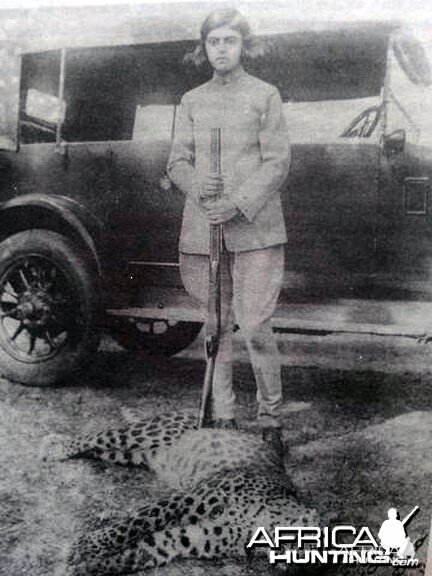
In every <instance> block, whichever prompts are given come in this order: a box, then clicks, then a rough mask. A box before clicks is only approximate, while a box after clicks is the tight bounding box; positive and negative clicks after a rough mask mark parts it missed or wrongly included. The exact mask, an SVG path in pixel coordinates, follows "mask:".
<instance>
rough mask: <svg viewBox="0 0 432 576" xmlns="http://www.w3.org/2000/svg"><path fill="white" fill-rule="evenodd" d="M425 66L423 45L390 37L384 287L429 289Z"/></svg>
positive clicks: (431, 150) (431, 225)
mask: <svg viewBox="0 0 432 576" xmlns="http://www.w3.org/2000/svg"><path fill="white" fill-rule="evenodd" d="M430 82H431V74H430V65H429V62H428V61H427V58H426V55H425V53H424V50H423V48H422V46H421V45H420V44H419V43H418V42H417V41H416V40H414V39H413V38H410V37H408V36H405V35H402V34H399V35H397V36H395V37H394V38H393V39H392V44H391V48H390V50H389V64H388V74H387V82H386V125H385V135H384V141H383V154H382V157H381V171H382V175H381V186H380V198H379V226H378V242H379V251H378V255H379V271H380V275H381V282H382V283H383V284H386V285H387V286H388V290H394V289H396V290H398V291H400V290H401V289H402V290H408V291H418V290H425V291H427V292H430V281H431V270H432V216H431V206H430V202H431V197H430V190H431V177H432V174H431V172H432V170H431V167H432V138H431V136H432V130H431V126H430V118H431V113H432V109H431V106H430V101H431V88H430V85H431V84H430Z"/></svg>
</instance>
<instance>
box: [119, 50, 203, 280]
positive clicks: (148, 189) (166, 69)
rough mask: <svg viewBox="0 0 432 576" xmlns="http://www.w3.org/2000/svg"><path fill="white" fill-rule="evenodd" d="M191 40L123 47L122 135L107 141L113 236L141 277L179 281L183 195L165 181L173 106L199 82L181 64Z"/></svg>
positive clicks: (166, 179)
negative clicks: (125, 127) (126, 126)
mask: <svg viewBox="0 0 432 576" xmlns="http://www.w3.org/2000/svg"><path fill="white" fill-rule="evenodd" d="M193 46H194V43H190V42H166V43H158V44H148V45H141V46H131V47H128V48H127V49H126V48H125V52H124V53H125V59H126V61H127V63H125V69H127V70H128V78H127V86H128V93H129V95H130V98H131V99H130V100H129V101H128V105H129V108H128V117H129V118H130V119H131V126H130V128H131V131H130V135H129V137H128V138H127V139H125V140H122V141H116V142H113V143H112V148H111V149H112V162H113V169H112V182H113V184H112V185H113V188H115V189H116V190H117V193H118V196H119V199H120V204H119V212H118V220H117V226H118V239H119V241H120V242H121V248H122V253H123V259H124V261H125V262H126V263H128V267H129V268H128V269H129V270H132V273H133V274H138V271H139V270H140V271H141V273H140V274H141V276H142V277H143V280H144V281H148V282H151V281H152V279H153V280H154V281H155V282H158V283H162V284H164V285H166V284H167V283H168V284H169V283H171V282H174V283H175V284H179V283H180V279H179V276H178V273H177V266H178V241H179V237H180V228H181V222H182V211H183V205H184V198H183V195H182V194H181V193H180V192H179V191H178V190H176V189H175V188H174V187H173V186H172V185H171V183H170V181H169V180H168V178H167V175H166V166H167V161H168V156H169V153H170V149H171V143H172V136H173V130H174V124H175V115H176V109H177V105H178V104H179V102H180V99H181V96H182V94H183V93H184V92H186V91H187V90H188V89H189V88H191V87H192V86H195V85H196V84H198V83H200V82H202V81H203V79H202V77H201V76H200V73H199V72H198V73H197V72H195V71H194V70H193V68H191V67H190V66H185V65H183V58H184V56H185V54H186V53H187V52H188V50H191V49H192V48H193Z"/></svg>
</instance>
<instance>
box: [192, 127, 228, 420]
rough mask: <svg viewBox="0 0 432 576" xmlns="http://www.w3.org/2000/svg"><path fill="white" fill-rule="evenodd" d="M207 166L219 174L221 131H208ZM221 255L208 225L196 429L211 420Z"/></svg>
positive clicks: (218, 231) (216, 229)
mask: <svg viewBox="0 0 432 576" xmlns="http://www.w3.org/2000/svg"><path fill="white" fill-rule="evenodd" d="M210 165H211V171H212V172H213V173H214V174H221V129H220V128H211V138H210ZM221 253H222V225H221V224H210V258H209V292H208V304H207V305H208V318H207V323H206V339H205V351H206V360H207V365H206V371H205V376H204V384H203V389H202V395H201V403H200V408H199V413H198V423H197V426H198V428H203V427H205V426H208V425H209V424H210V421H211V395H212V388H213V377H214V370H215V363H216V356H217V354H218V351H219V340H220V332H221Z"/></svg>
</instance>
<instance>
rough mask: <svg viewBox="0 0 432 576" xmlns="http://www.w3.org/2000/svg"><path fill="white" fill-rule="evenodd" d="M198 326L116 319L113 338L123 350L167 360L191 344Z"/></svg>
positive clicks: (199, 324) (197, 323)
mask: <svg viewBox="0 0 432 576" xmlns="http://www.w3.org/2000/svg"><path fill="white" fill-rule="evenodd" d="M201 327H202V323H201V322H177V321H173V320H159V319H150V318H149V319H133V318H130V319H119V320H117V321H116V325H115V327H114V332H113V336H114V338H115V340H116V341H117V342H118V343H119V344H120V346H122V347H123V348H126V349H127V350H141V351H143V352H145V353H146V354H149V355H160V356H171V355H173V354H176V353H177V352H180V351H181V350H183V349H184V348H187V346H189V344H192V342H193V341H194V340H195V338H196V337H197V336H198V334H199V332H200V330H201Z"/></svg>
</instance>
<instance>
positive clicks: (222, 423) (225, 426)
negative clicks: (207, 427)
mask: <svg viewBox="0 0 432 576" xmlns="http://www.w3.org/2000/svg"><path fill="white" fill-rule="evenodd" d="M213 428H219V429H220V430H238V426H237V422H236V421H235V419H234V418H218V419H216V420H214V422H213Z"/></svg>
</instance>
